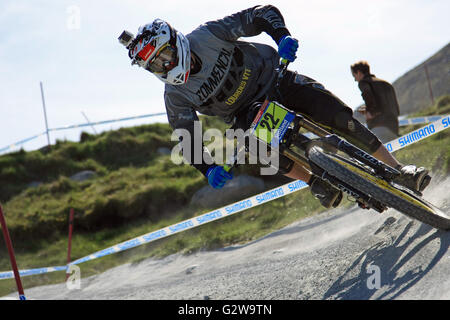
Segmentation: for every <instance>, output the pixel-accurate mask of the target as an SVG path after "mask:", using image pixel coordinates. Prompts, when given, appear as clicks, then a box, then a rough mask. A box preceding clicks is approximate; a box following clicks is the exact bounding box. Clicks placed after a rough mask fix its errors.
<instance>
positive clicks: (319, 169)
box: [225, 61, 450, 230]
mask: <svg viewBox="0 0 450 320" xmlns="http://www.w3.org/2000/svg"><path fill="white" fill-rule="evenodd" d="M287 66H288V63H287V61H282V62H281V63H280V66H279V68H278V69H277V70H276V72H277V74H278V79H277V84H276V85H277V86H278V85H279V83H280V80H281V79H282V76H283V74H284V73H285V72H286V70H287ZM301 129H305V130H306V131H308V132H309V133H312V134H314V135H315V136H314V137H311V135H310V134H305V133H303V131H305V130H301ZM249 132H250V135H251V136H252V138H254V139H257V140H258V142H259V143H263V144H266V146H267V147H268V148H269V149H268V150H270V152H278V153H279V154H282V155H284V156H286V157H287V158H289V159H291V160H292V161H294V162H295V163H296V164H299V165H301V166H303V167H304V168H306V169H307V170H309V171H310V172H312V173H313V174H314V175H316V176H318V177H320V178H322V179H324V180H326V181H328V182H329V183H331V184H332V185H333V186H335V187H337V188H339V189H340V190H341V191H342V192H343V193H345V194H347V195H348V197H349V199H350V200H352V201H355V202H356V203H357V204H358V205H359V206H360V207H361V208H364V209H373V210H376V211H378V212H380V213H381V212H383V211H385V210H386V209H388V208H393V209H395V210H397V211H399V212H401V213H403V214H405V215H407V216H408V217H410V218H413V219H416V220H419V221H421V222H423V223H426V224H428V225H430V226H432V227H435V228H438V229H443V230H450V215H449V214H446V213H444V212H442V211H441V210H440V209H439V208H437V207H435V206H434V205H433V204H431V203H429V202H428V201H426V200H425V199H423V198H422V196H421V194H419V193H418V192H415V191H412V190H409V189H407V188H405V187H403V186H401V185H399V184H396V183H395V182H394V179H395V177H397V176H398V175H400V172H399V171H398V170H396V169H394V168H392V167H390V166H388V165H386V164H385V163H383V162H381V161H379V160H378V159H376V158H374V157H372V156H371V155H370V154H368V153H366V152H365V151H363V150H361V149H359V148H358V147H356V146H354V145H353V144H351V143H349V142H348V141H346V140H344V139H343V138H341V137H339V136H338V135H336V134H334V133H331V132H329V131H328V130H327V129H325V128H324V127H322V126H321V125H320V124H318V123H315V122H313V121H311V120H309V119H307V118H306V117H305V116H303V115H301V114H299V113H295V112H293V111H290V110H289V109H288V108H286V107H285V106H283V105H281V104H280V103H278V102H277V101H274V100H273V99H270V97H269V96H268V97H267V98H266V100H265V101H264V102H263V103H262V104H260V107H259V111H258V113H257V115H256V117H255V118H254V120H253V123H252V124H251V126H250V130H249ZM239 152H240V151H239V150H237V148H236V149H235V154H234V157H233V159H232V160H231V161H229V162H228V163H229V164H228V165H226V166H225V169H226V170H231V169H232V168H233V167H234V166H235V165H236V163H237V162H236V161H237V154H238V153H239Z"/></svg>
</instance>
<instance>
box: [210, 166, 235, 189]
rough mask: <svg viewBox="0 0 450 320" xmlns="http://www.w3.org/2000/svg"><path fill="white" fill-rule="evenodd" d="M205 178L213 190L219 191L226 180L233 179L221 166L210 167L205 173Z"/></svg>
mask: <svg viewBox="0 0 450 320" xmlns="http://www.w3.org/2000/svg"><path fill="white" fill-rule="evenodd" d="M206 177H207V178H208V182H209V184H210V185H211V186H212V187H213V188H214V189H220V188H222V187H223V186H224V185H225V182H226V181H227V180H231V179H233V175H232V174H231V173H229V172H226V171H225V169H224V168H223V167H222V166H212V167H211V168H209V169H208V171H206Z"/></svg>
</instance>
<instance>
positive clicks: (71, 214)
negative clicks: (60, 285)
mask: <svg viewBox="0 0 450 320" xmlns="http://www.w3.org/2000/svg"><path fill="white" fill-rule="evenodd" d="M72 232H73V208H71V209H70V215H69V243H68V245H67V264H69V263H70V260H71V258H70V255H71V252H72ZM69 276H70V274H69V273H67V272H66V281H67V279H68V278H69Z"/></svg>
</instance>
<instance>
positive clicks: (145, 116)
mask: <svg viewBox="0 0 450 320" xmlns="http://www.w3.org/2000/svg"><path fill="white" fill-rule="evenodd" d="M163 115H166V113H165V112H162V113H151V114H144V115H140V116H135V117H127V118H120V119H113V120H104V121H98V122H88V123H82V124H74V125H70V126H65V127H59V128H51V129H48V131H49V132H52V131H61V130H68V129H76V128H82V127H90V126H95V125H103V124H110V123H114V122H120V121H128V120H137V119H143V118H148V117H156V116H163ZM45 134H47V131H44V132H43V133H40V134H37V135H34V136H32V137H30V138H26V139H23V140H20V141H18V142H16V143H13V144H11V145H9V146H6V147H4V148H1V149H0V153H3V152H6V151H9V150H11V149H13V148H15V147H19V146H21V145H22V144H25V143H26V142H29V141H31V140H34V139H36V138H39V137H40V136H43V135H45Z"/></svg>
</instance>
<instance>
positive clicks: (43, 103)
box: [40, 81, 50, 148]
mask: <svg viewBox="0 0 450 320" xmlns="http://www.w3.org/2000/svg"><path fill="white" fill-rule="evenodd" d="M40 85H41V97H42V106H43V108H44V118H45V129H46V132H47V143H48V147H49V148H50V134H49V131H48V121H47V111H46V109H45V99H44V87H43V86H42V81H41V82H40Z"/></svg>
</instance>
